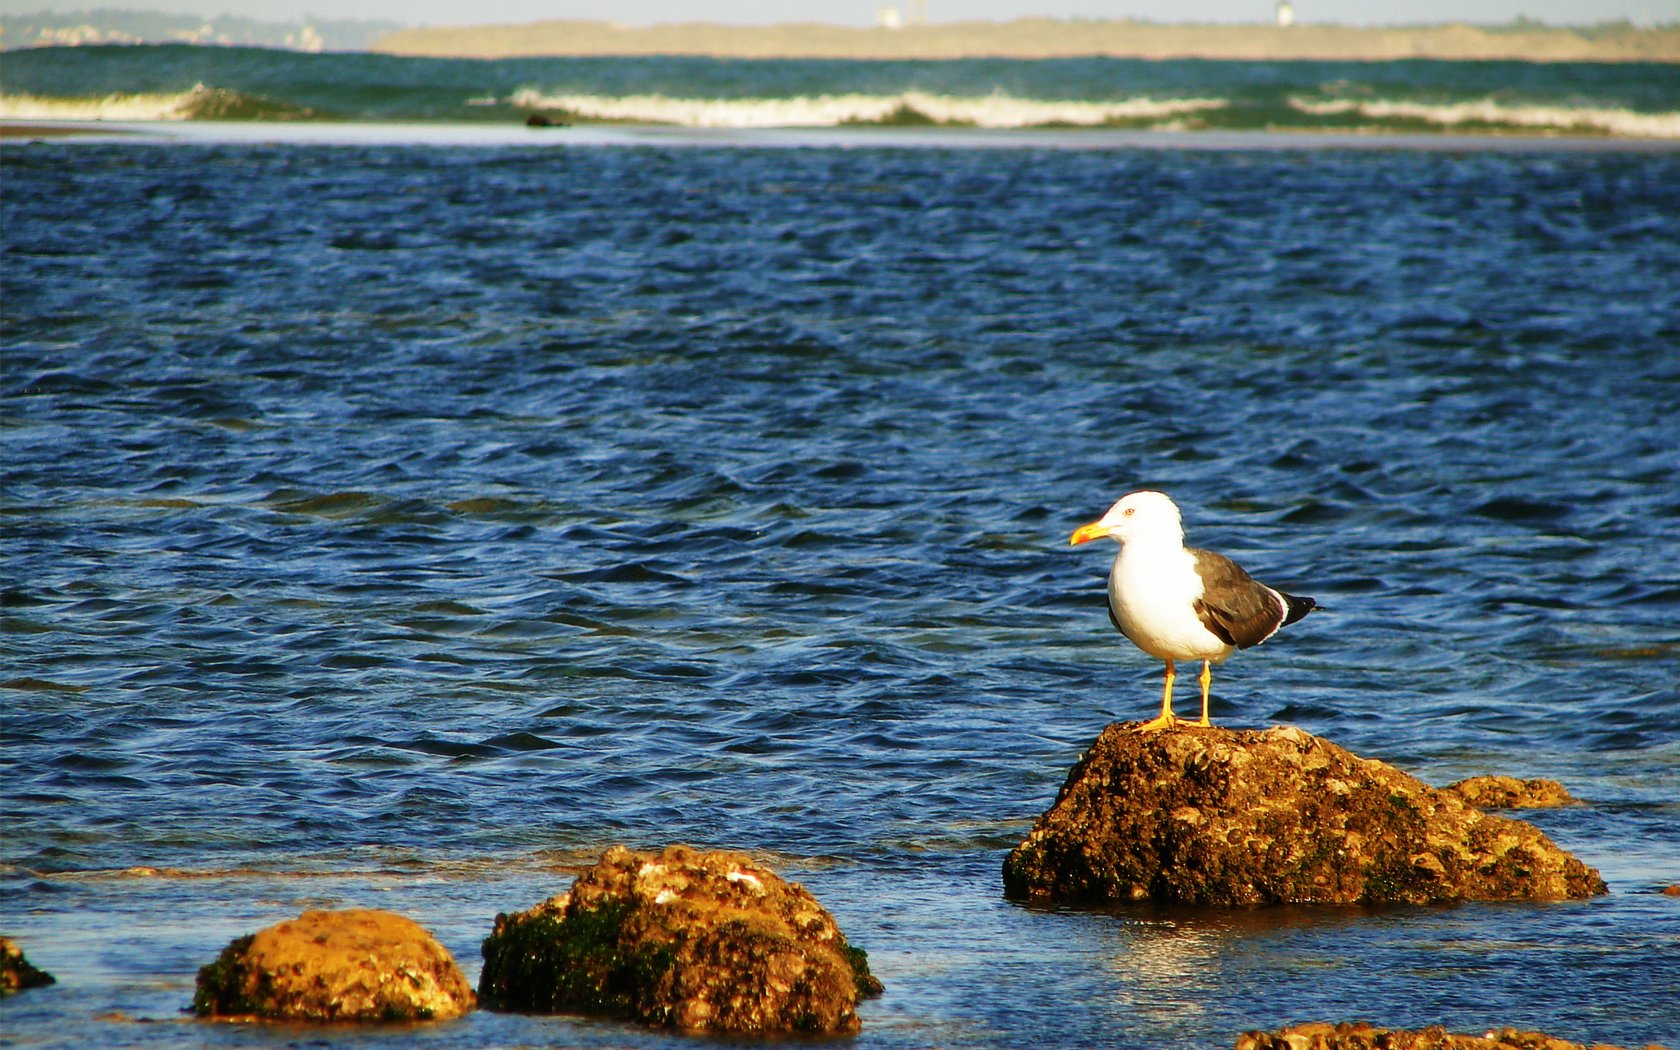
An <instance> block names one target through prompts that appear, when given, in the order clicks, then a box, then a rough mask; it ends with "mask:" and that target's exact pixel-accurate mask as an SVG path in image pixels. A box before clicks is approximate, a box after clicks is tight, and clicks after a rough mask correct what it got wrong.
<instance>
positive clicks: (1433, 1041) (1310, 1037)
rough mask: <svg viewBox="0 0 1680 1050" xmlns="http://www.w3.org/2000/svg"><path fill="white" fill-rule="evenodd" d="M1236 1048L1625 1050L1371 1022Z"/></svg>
mask: <svg viewBox="0 0 1680 1050" xmlns="http://www.w3.org/2000/svg"><path fill="white" fill-rule="evenodd" d="M1236 1050H1623V1048H1621V1047H1618V1046H1609V1045H1606V1044H1603V1043H1595V1044H1593V1046H1592V1047H1591V1048H1588V1047H1585V1046H1582V1045H1581V1044H1580V1043H1571V1042H1569V1041H1568V1040H1567V1039H1558V1038H1556V1037H1555V1036H1549V1035H1542V1034H1541V1033H1539V1032H1524V1031H1519V1030H1518V1029H1515V1028H1501V1029H1498V1030H1497V1031H1492V1032H1488V1033H1487V1034H1485V1035H1456V1034H1454V1033H1452V1032H1449V1031H1447V1030H1446V1029H1445V1028H1440V1027H1437V1026H1431V1027H1429V1028H1420V1029H1417V1030H1415V1031H1409V1030H1406V1029H1399V1028H1395V1029H1389V1028H1375V1027H1372V1026H1371V1025H1368V1024H1363V1023H1361V1024H1336V1025H1331V1024H1301V1025H1294V1026H1291V1027H1289V1028H1280V1029H1278V1030H1277V1031H1276V1032H1244V1033H1243V1034H1242V1035H1240V1036H1238V1037H1237V1047H1236Z"/></svg>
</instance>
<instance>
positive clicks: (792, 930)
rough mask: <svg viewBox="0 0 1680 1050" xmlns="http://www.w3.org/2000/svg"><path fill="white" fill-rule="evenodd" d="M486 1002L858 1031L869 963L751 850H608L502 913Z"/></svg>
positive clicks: (488, 947)
mask: <svg viewBox="0 0 1680 1050" xmlns="http://www.w3.org/2000/svg"><path fill="white" fill-rule="evenodd" d="M483 950H484V972H483V974H482V975H481V976H480V978H479V985H478V992H479V997H480V998H481V999H482V1001H483V1002H484V1005H485V1006H487V1007H491V1008H494V1009H503V1010H527V1011H533V1012H576V1013H586V1014H598V1015H607V1016H612V1017H622V1018H631V1019H635V1020H639V1021H642V1022H645V1023H647V1024H652V1025H658V1026H664V1027H673V1028H680V1029H685V1030H689V1031H716V1032H740V1033H772V1032H791V1031H804V1032H818V1033H844V1032H855V1031H857V1030H858V1028H859V1021H858V1017H857V1003H858V1000H859V999H860V998H862V997H865V996H870V995H878V994H880V992H881V984H880V982H879V981H877V980H876V979H875V978H874V977H873V976H872V975H871V974H870V972H869V964H868V962H867V957H866V956H865V953H864V952H863V951H861V950H860V949H857V948H853V947H851V946H850V945H849V944H847V942H846V937H845V935H844V934H842V933H841V932H840V928H839V926H838V925H837V924H836V923H835V921H834V917H833V916H832V915H830V914H829V913H828V911H827V910H826V909H824V908H823V907H822V905H820V904H818V903H817V901H816V899H815V898H814V897H812V896H811V894H810V893H809V892H807V891H806V890H805V888H804V887H803V886H800V885H799V884H798V883H789V882H785V881H783V880H782V879H781V877H779V876H778V875H776V874H775V873H774V872H772V871H769V870H768V869H766V868H763V867H760V866H758V865H757V864H754V863H753V862H752V860H751V859H750V858H748V857H747V856H746V855H745V854H741V853H733V852H728V851H722V850H718V851H711V852H701V851H697V850H693V849H690V848H688V847H686V846H670V847H668V848H666V849H665V850H664V852H662V853H658V854H652V853H640V852H636V851H633V850H630V849H627V848H625V847H623V846H614V847H613V848H612V849H609V850H608V851H607V852H606V853H605V854H604V855H603V856H602V857H601V860H600V862H599V863H598V864H596V865H595V866H594V867H592V868H590V869H589V870H587V871H585V872H584V873H583V874H581V875H580V876H578V878H577V881H576V882H574V883H573V884H572V888H571V889H570V890H569V891H567V892H566V893H563V894H560V895H559V896H556V897H552V898H550V899H548V900H546V901H543V902H542V903H540V904H538V905H536V906H535V907H533V908H531V909H530V910H528V911H524V912H519V913H517V914H512V915H509V914H502V915H498V916H496V927H495V930H494V932H492V933H491V935H490V936H489V937H488V938H486V939H485V941H484V949H483Z"/></svg>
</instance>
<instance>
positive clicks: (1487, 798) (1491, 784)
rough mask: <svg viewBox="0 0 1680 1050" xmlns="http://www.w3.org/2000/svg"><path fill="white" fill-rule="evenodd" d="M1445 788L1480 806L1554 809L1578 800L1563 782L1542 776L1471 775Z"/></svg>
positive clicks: (1443, 789) (1490, 807)
mask: <svg viewBox="0 0 1680 1050" xmlns="http://www.w3.org/2000/svg"><path fill="white" fill-rule="evenodd" d="M1441 790H1442V791H1450V792H1452V793H1453V794H1455V795H1457V796H1458V797H1459V798H1462V799H1463V800H1464V801H1466V802H1468V803H1470V804H1471V805H1472V806H1475V807H1476V808H1477V809H1551V808H1554V807H1556V806H1573V805H1575V803H1576V800H1575V799H1574V798H1573V797H1572V796H1571V795H1570V794H1569V792H1568V791H1566V790H1565V789H1564V786H1563V785H1562V784H1559V783H1558V782H1557V781H1555V780H1541V779H1539V778H1536V779H1534V780H1518V779H1517V778H1516V777H1503V776H1488V777H1470V778H1469V779H1468V780H1460V781H1459V782H1458V783H1456V784H1448V785H1447V786H1446V787H1444V788H1442V789H1441Z"/></svg>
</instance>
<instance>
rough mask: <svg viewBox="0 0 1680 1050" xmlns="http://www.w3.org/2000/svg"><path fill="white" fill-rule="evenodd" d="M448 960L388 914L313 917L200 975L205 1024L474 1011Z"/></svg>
mask: <svg viewBox="0 0 1680 1050" xmlns="http://www.w3.org/2000/svg"><path fill="white" fill-rule="evenodd" d="M473 1005H474V998H473V990H472V986H471V985H470V984H468V983H467V979H466V977H465V976H464V975H463V974H462V973H461V969H460V967H458V966H456V965H455V959H454V958H453V957H452V956H451V955H450V954H449V950H448V949H447V948H445V947H444V946H443V945H441V944H439V943H438V942H437V940H436V939H435V938H433V937H432V935H431V934H430V933H428V932H426V930H425V929H424V928H423V927H421V926H420V925H419V924H417V923H415V922H412V921H410V920H408V919H405V918H403V917H402V916H401V915H393V914H392V913H390V912H388V911H374V910H358V909H352V910H347V911H306V912H304V913H303V914H302V915H300V916H298V917H297V918H296V919H290V920H288V921H286V922H282V923H278V924H276V925H274V926H270V927H268V928H267V929H265V930H261V931H258V932H257V933H254V934H252V935H250V936H248V937H241V938H239V939H238V940H236V941H234V942H233V943H232V944H229V945H228V946H227V947H226V948H225V949H223V951H222V954H221V956H220V957H218V958H217V959H216V961H215V962H213V963H211V964H210V965H208V966H205V967H203V968H202V969H200V970H199V971H198V991H197V993H196V994H195V995H194V996H193V1010H194V1011H195V1012H196V1013H198V1014H199V1015H200V1016H202V1017H233V1018H257V1017H261V1018H270V1019H278V1020H289V1021H425V1020H439V1021H441V1020H445V1019H448V1018H451V1017H459V1016H460V1015H462V1014H464V1013H467V1012H468V1011H470V1010H471V1009H472V1008H473Z"/></svg>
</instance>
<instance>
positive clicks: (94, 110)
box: [0, 84, 215, 120]
mask: <svg viewBox="0 0 1680 1050" xmlns="http://www.w3.org/2000/svg"><path fill="white" fill-rule="evenodd" d="M214 93H215V91H214V89H212V88H207V87H205V86H204V85H203V84H195V85H193V89H192V90H191V91H180V92H176V93H174V94H168V95H106V96H104V97H103V98H91V97H90V98H59V97H49V96H44V95H26V94H17V95H10V94H0V118H7V119H11V120H190V119H192V115H193V108H194V107H195V106H196V105H197V104H198V103H200V102H201V101H203V100H204V99H205V98H208V97H209V96H211V95H213V94H214Z"/></svg>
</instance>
